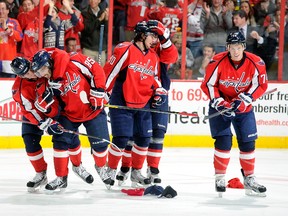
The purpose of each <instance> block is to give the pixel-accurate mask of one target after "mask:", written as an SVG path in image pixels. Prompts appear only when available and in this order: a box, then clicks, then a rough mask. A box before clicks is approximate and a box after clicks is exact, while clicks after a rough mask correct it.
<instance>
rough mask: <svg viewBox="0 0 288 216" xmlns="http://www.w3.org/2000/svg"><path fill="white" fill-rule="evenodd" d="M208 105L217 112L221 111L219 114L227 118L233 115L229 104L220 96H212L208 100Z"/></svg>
mask: <svg viewBox="0 0 288 216" xmlns="http://www.w3.org/2000/svg"><path fill="white" fill-rule="evenodd" d="M210 106H211V107H212V108H214V109H216V110H217V111H218V112H221V114H222V115H223V116H225V117H226V118H228V119H229V118H233V117H234V116H235V113H234V112H233V110H232V109H233V107H232V106H231V104H230V103H228V102H227V101H225V100H224V99H223V98H222V97H218V98H213V99H212V100H211V101H210Z"/></svg>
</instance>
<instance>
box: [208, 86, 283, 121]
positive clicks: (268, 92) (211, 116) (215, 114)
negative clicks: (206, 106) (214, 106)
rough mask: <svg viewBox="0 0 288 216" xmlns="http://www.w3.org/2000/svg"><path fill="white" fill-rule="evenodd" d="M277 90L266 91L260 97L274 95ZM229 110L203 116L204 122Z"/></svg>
mask: <svg viewBox="0 0 288 216" xmlns="http://www.w3.org/2000/svg"><path fill="white" fill-rule="evenodd" d="M278 90H279V88H273V89H271V90H269V91H266V92H265V93H264V94H263V95H262V97H263V96H265V95H268V94H272V93H274V92H276V91H278ZM230 110H231V109H224V110H222V111H221V112H216V113H213V114H211V115H209V116H204V120H207V119H211V118H214V117H216V116H219V115H222V114H223V113H225V112H228V111H230Z"/></svg>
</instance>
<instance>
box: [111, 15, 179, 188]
mask: <svg viewBox="0 0 288 216" xmlns="http://www.w3.org/2000/svg"><path fill="white" fill-rule="evenodd" d="M147 25H148V26H149V28H150V29H151V30H152V31H155V32H157V34H158V37H159V40H157V41H155V43H154V44H152V48H153V49H154V50H155V51H156V53H157V54H158V56H159V60H160V61H159V64H160V67H161V69H160V73H159V77H160V80H161V84H162V87H163V88H165V90H166V91H167V92H168V91H169V89H170V78H169V76H168V73H167V67H168V65H169V64H173V63H175V62H176V61H177V58H178V51H177V48H176V47H175V45H174V44H173V43H171V40H170V38H169V36H170V31H169V29H168V28H165V26H164V25H163V24H162V23H161V22H160V21H158V20H149V21H148V22H147ZM162 97H163V99H164V102H163V104H162V105H160V106H157V105H155V104H153V100H152V101H151V102H152V104H151V108H152V109H153V108H157V109H160V110H162V111H168V95H163V96H162ZM151 115H152V129H153V133H152V137H151V140H150V144H149V147H148V152H147V165H148V167H147V177H148V178H149V179H150V180H151V183H161V178H160V177H159V176H158V174H159V163H160V159H161V155H162V150H163V141H164V135H165V133H166V131H167V125H168V115H167V114H161V113H151ZM132 146H133V139H131V140H129V141H128V144H127V145H126V147H125V150H124V154H123V156H122V166H121V168H120V171H119V172H118V173H117V175H116V179H117V180H118V185H122V184H123V182H124V181H125V180H126V179H127V178H128V173H129V170H130V167H131V149H132Z"/></svg>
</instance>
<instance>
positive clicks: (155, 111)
mask: <svg viewBox="0 0 288 216" xmlns="http://www.w3.org/2000/svg"><path fill="white" fill-rule="evenodd" d="M80 99H81V101H82V103H84V104H89V103H90V102H89V101H88V99H87V94H86V92H85V91H81V92H80ZM104 106H105V107H108V108H112V109H126V110H135V111H144V112H153V113H162V114H167V115H171V114H175V115H184V116H193V117H199V116H198V114H197V113H187V112H176V111H161V110H156V109H155V110H154V109H145V108H133V107H127V106H121V105H112V104H104Z"/></svg>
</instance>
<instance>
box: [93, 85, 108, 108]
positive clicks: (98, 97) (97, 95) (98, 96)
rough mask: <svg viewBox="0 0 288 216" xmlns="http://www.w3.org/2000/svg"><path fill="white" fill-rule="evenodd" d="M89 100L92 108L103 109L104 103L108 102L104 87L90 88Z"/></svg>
mask: <svg viewBox="0 0 288 216" xmlns="http://www.w3.org/2000/svg"><path fill="white" fill-rule="evenodd" d="M89 102H90V104H91V109H92V110H98V109H103V108H104V104H107V103H108V102H109V97H108V95H107V93H106V92H105V91H104V89H101V88H98V89H96V88H92V89H90V97H89Z"/></svg>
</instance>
